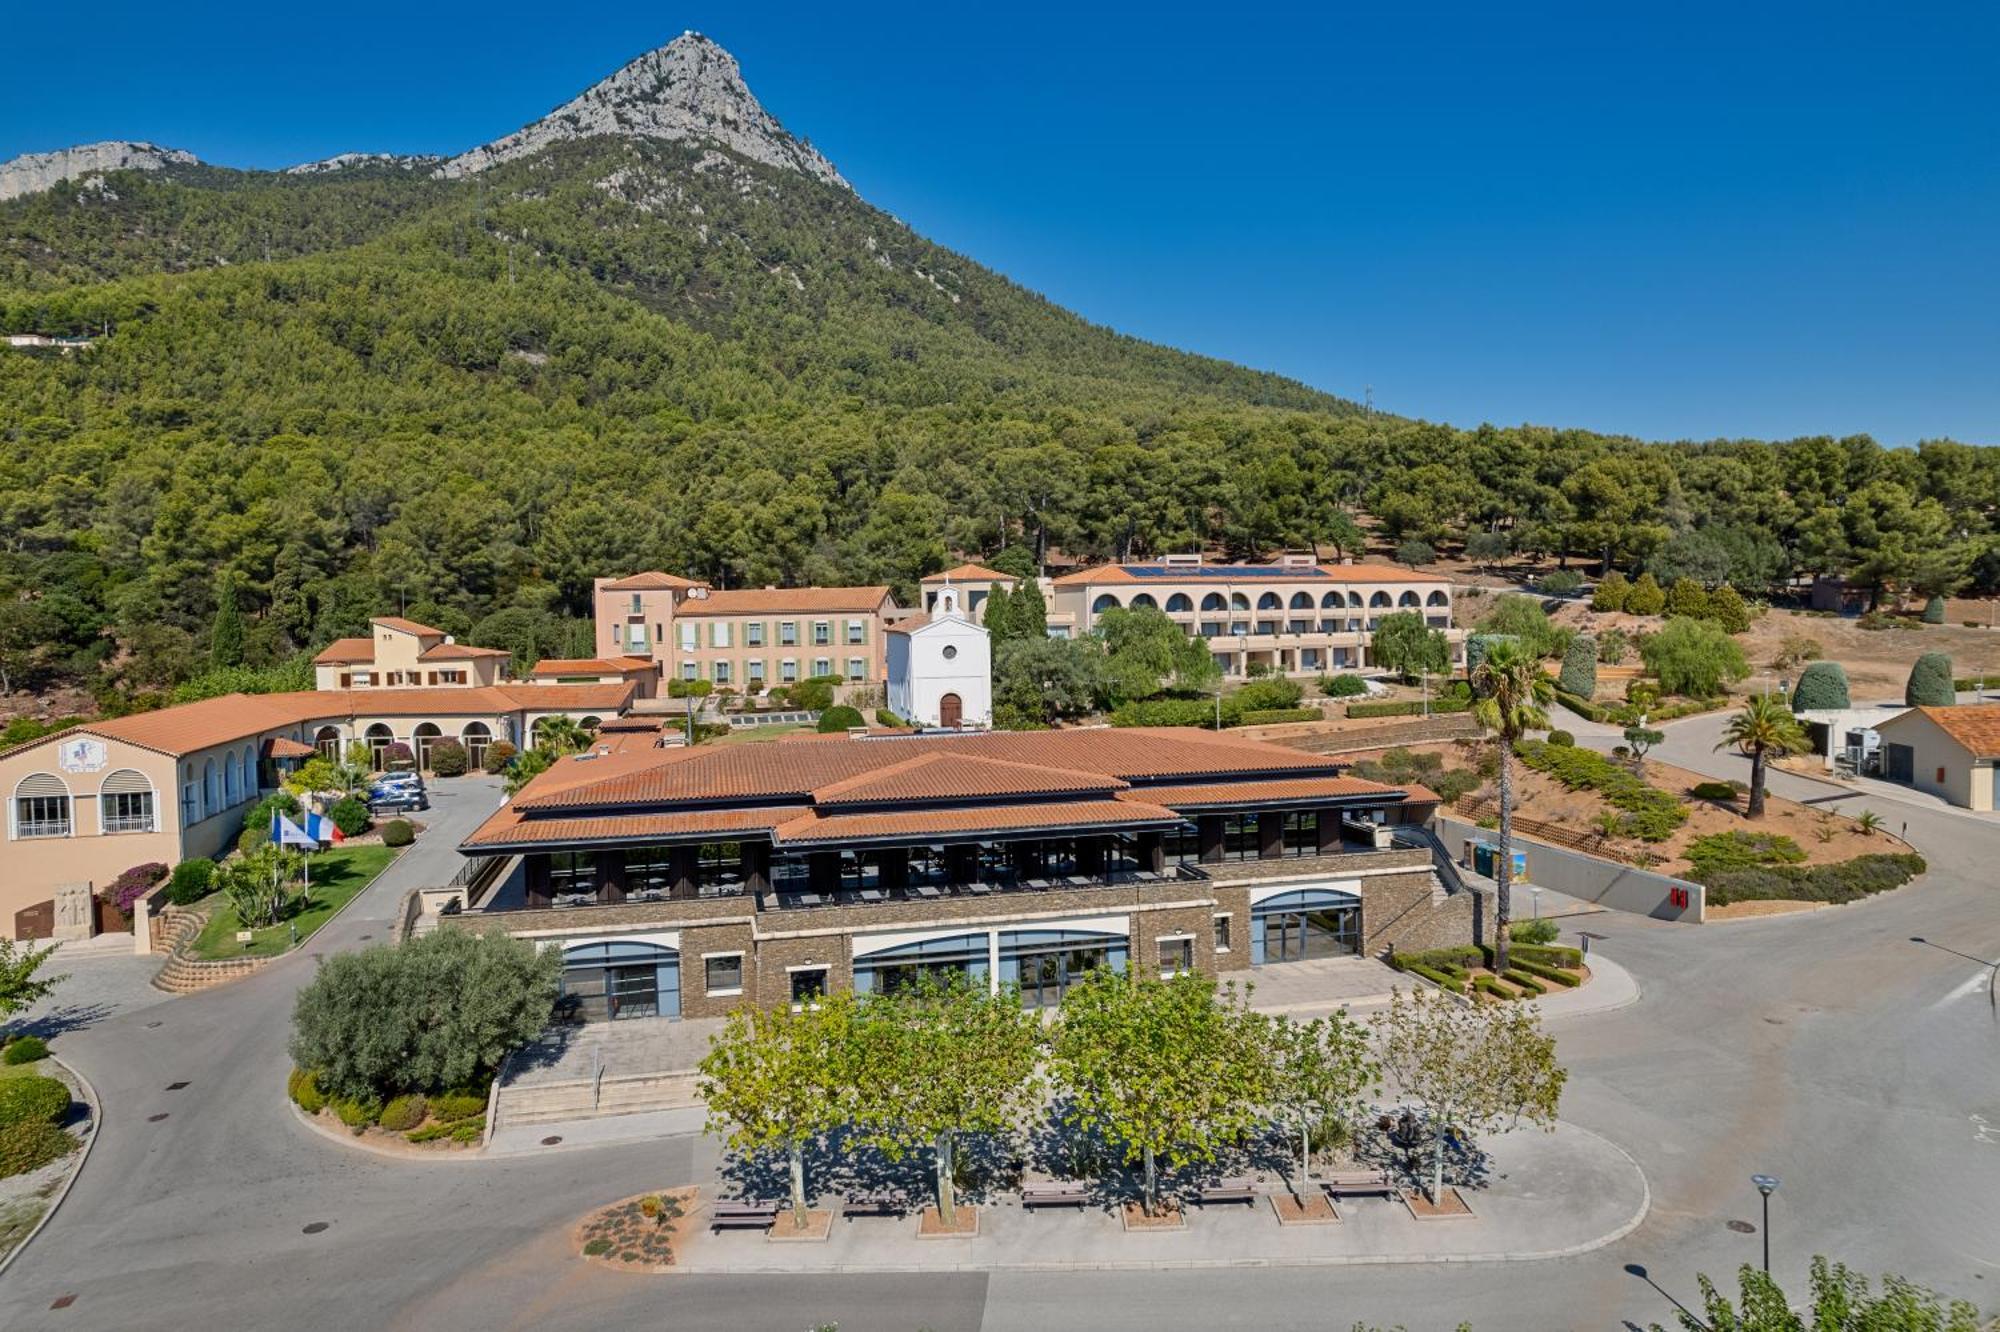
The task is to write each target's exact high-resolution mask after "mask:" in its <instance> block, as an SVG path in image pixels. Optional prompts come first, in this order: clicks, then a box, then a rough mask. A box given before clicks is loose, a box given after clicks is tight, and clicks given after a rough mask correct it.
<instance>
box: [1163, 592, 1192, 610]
mask: <svg viewBox="0 0 2000 1332" xmlns="http://www.w3.org/2000/svg"><path fill="white" fill-rule="evenodd" d="M1193 609H1194V600H1193V598H1191V597H1189V596H1188V594H1187V593H1185V592H1176V593H1174V594H1173V595H1172V596H1170V597H1168V598H1167V614H1169V615H1180V614H1184V613H1186V612H1188V611H1191V610H1193Z"/></svg>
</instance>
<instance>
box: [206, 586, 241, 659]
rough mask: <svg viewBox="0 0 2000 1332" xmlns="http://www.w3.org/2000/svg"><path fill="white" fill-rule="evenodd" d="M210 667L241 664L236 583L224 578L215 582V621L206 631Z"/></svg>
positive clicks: (239, 611)
mask: <svg viewBox="0 0 2000 1332" xmlns="http://www.w3.org/2000/svg"><path fill="white" fill-rule="evenodd" d="M208 660H209V664H210V665H211V666H241V665H242V664H243V608H242V607H241V606H239V605H237V603H236V579H235V578H234V577H232V576H231V575H229V574H224V575H222V577H220V578H218V579H216V581H215V620H214V622H213V623H212V624H211V625H210V626H209V630H208Z"/></svg>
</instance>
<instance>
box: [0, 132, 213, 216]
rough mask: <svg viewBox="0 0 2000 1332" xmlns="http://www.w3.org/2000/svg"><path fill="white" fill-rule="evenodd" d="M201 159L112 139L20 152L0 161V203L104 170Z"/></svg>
mask: <svg viewBox="0 0 2000 1332" xmlns="http://www.w3.org/2000/svg"><path fill="white" fill-rule="evenodd" d="M200 163H201V159H199V158H197V157H196V156H195V155H194V154H193V153H190V152H185V151H183V150H182V149H179V148H162V147H160V146H159V145H158V144H156V143H132V142H129V141H127V140H124V139H111V140H107V141H106V142H104V143H80V144H78V145H76V146H75V147H74V148H58V149H56V151H54V152H52V153H23V154H21V156H19V157H16V158H13V159H11V160H9V161H6V162H0V201H4V200H7V199H15V198H19V197H20V196H21V195H24V194H35V193H38V192H39V191H42V190H46V189H52V188H54V187H55V186H57V185H60V184H61V183H62V182H64V181H66V180H80V179H82V178H83V177H85V176H90V175H99V174H102V173H103V172H106V171H159V170H162V169H163V168H166V167H172V166H199V165H200Z"/></svg>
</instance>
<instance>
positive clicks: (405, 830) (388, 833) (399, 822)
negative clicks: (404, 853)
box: [382, 819, 417, 846]
mask: <svg viewBox="0 0 2000 1332" xmlns="http://www.w3.org/2000/svg"><path fill="white" fill-rule="evenodd" d="M416 840H417V830H416V829H415V828H413V827H411V826H410V821H409V820H408V819H390V820H389V821H388V822H387V823H385V824H383V825H382V845H384V846H408V845H409V844H410V843H411V842H414V841H416Z"/></svg>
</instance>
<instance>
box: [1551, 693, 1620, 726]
mask: <svg viewBox="0 0 2000 1332" xmlns="http://www.w3.org/2000/svg"><path fill="white" fill-rule="evenodd" d="M1556 702H1558V703H1560V704H1562V705H1563V706H1564V707H1566V708H1568V709H1569V710H1570V711H1571V712H1574V713H1575V714H1576V715H1577V716H1579V717H1581V718H1583V719H1584V720H1585V721H1594V722H1602V721H1606V720H1608V719H1609V718H1610V716H1611V711H1612V710H1611V709H1610V708H1607V707H1603V706H1601V705H1599V704H1597V703H1593V702H1591V701H1590V700H1589V699H1587V698H1583V697H1580V696H1579V695H1576V694H1566V693H1564V692H1563V691H1562V690H1561V689H1557V690H1556Z"/></svg>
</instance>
